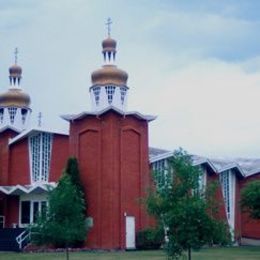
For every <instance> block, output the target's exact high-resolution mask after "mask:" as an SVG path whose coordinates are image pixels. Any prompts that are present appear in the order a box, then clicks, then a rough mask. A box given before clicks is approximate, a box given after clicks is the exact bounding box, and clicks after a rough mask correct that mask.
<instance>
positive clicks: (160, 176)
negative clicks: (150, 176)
mask: <svg viewBox="0 0 260 260" xmlns="http://www.w3.org/2000/svg"><path fill="white" fill-rule="evenodd" d="M166 167H167V160H165V159H163V160H160V161H157V162H154V163H153V164H152V168H153V171H154V172H155V175H156V176H155V179H156V185H157V188H159V189H160V188H162V187H164V186H165V185H167V184H169V183H168V182H169V181H170V180H169V176H168V171H167V169H166Z"/></svg>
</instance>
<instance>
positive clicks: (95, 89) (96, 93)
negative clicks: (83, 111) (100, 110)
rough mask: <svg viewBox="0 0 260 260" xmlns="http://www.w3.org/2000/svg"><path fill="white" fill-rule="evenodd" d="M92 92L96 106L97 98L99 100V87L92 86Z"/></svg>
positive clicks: (97, 103)
mask: <svg viewBox="0 0 260 260" xmlns="http://www.w3.org/2000/svg"><path fill="white" fill-rule="evenodd" d="M93 93H94V96H95V102H96V105H97V106H98V105H99V100H100V87H94V88H93Z"/></svg>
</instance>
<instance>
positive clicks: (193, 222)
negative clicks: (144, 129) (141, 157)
mask: <svg viewBox="0 0 260 260" xmlns="http://www.w3.org/2000/svg"><path fill="white" fill-rule="evenodd" d="M165 172H166V176H167V177H166V178H165V183H164V184H163V185H160V186H159V187H158V185H157V184H156V183H157V182H158V180H159V179H160V175H161V174H165ZM201 174H202V172H201V170H200V168H199V167H194V166H193V165H192V160H191V157H190V156H189V155H188V154H187V153H186V152H184V151H183V150H182V149H180V150H177V151H175V152H174V156H173V158H172V160H170V162H169V167H168V168H167V169H164V170H163V172H156V173H155V174H154V179H155V186H157V188H155V189H153V190H152V191H150V194H149V196H148V199H147V207H148V211H149V212H150V213H151V214H152V215H154V216H155V217H156V218H157V220H158V224H162V225H163V226H164V228H165V230H166V231H167V232H166V233H167V241H166V244H165V249H166V252H167V254H168V256H169V258H171V259H178V258H179V257H180V256H181V255H182V254H183V252H184V251H186V250H187V251H188V258H189V259H191V249H199V248H201V247H202V246H203V245H205V244H212V243H215V244H226V243H228V242H229V237H230V236H229V231H228V228H227V225H226V224H224V222H222V221H221V220H217V219H216V218H215V216H216V214H215V210H213V205H212V204H209V203H208V202H209V201H210V202H211V203H212V201H213V200H212V199H210V198H212V195H214V192H212V191H213V189H211V192H207V194H206V193H205V192H204V189H203V188H201V187H200V185H199V180H200V179H201ZM215 206H216V205H214V207H215Z"/></svg>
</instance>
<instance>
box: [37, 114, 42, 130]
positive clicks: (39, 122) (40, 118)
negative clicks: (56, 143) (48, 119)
mask: <svg viewBox="0 0 260 260" xmlns="http://www.w3.org/2000/svg"><path fill="white" fill-rule="evenodd" d="M41 126H42V112H39V114H38V127H41Z"/></svg>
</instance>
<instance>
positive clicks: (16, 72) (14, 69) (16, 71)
mask: <svg viewBox="0 0 260 260" xmlns="http://www.w3.org/2000/svg"><path fill="white" fill-rule="evenodd" d="M9 74H10V76H12V77H15V76H21V75H22V67H20V66H18V65H17V64H14V65H12V66H11V67H10V68H9Z"/></svg>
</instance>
